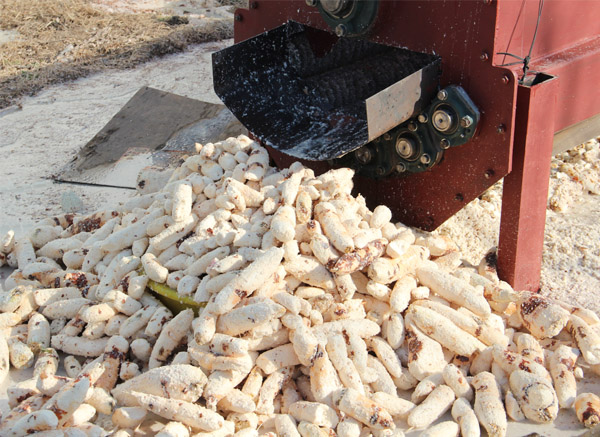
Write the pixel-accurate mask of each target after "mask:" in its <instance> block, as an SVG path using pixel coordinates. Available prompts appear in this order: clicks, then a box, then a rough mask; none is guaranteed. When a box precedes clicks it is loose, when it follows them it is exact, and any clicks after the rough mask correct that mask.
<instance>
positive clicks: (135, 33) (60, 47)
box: [0, 0, 232, 108]
mask: <svg viewBox="0 0 600 437" xmlns="http://www.w3.org/2000/svg"><path fill="white" fill-rule="evenodd" d="M181 21H183V22H181ZM0 29H3V30H16V31H17V32H18V33H19V37H18V39H17V40H15V41H11V42H8V43H5V44H2V45H0V108H3V107H6V106H9V105H10V104H13V103H14V102H15V101H16V99H17V98H18V97H20V96H23V95H31V94H34V93H36V92H37V91H39V90H40V89H41V88H43V87H44V86H46V85H49V84H53V83H58V82H62V81H65V80H72V79H76V78H78V77H81V76H84V75H87V74H89V73H92V72H96V71H99V70H101V69H104V68H127V67H132V66H135V65H137V64H139V63H141V62H144V61H147V60H148V59H150V58H152V57H155V56H160V55H164V54H167V53H172V52H175V51H180V50H183V49H184V48H185V47H186V46H187V45H188V44H193V43H199V42H204V41H210V40H215V39H223V38H228V37H231V34H232V27H231V23H226V22H223V21H218V22H211V23H210V24H209V25H207V26H206V27H202V28H195V27H193V26H191V25H189V24H186V20H165V19H164V17H158V16H156V15H154V14H150V13H138V14H126V13H109V12H105V11H102V10H99V9H96V8H94V7H93V6H91V5H90V4H89V2H88V1H85V0H0Z"/></svg>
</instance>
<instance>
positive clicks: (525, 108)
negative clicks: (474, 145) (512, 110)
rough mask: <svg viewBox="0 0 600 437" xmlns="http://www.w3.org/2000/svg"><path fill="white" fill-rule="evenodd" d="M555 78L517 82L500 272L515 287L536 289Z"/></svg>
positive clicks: (550, 142) (499, 258)
mask: <svg viewBox="0 0 600 437" xmlns="http://www.w3.org/2000/svg"><path fill="white" fill-rule="evenodd" d="M559 86H560V80H559V79H551V80H547V81H545V82H542V83H540V84H538V85H535V86H533V87H532V88H527V87H522V86H520V87H519V90H518V93H517V122H516V126H515V146H514V156H513V168H512V172H511V173H510V174H509V175H508V176H506V177H505V178H504V189H503V193H502V217H501V222H500V242H499V245H498V274H499V275H500V277H501V278H502V279H504V280H505V281H507V282H508V283H510V284H511V285H512V286H513V287H514V288H515V289H516V290H530V291H537V290H538V289H539V285H540V269H541V265H542V251H543V246H544V227H545V223H546V203H547V199H548V183H549V179H550V160H551V158H552V143H553V139H554V126H553V123H552V118H550V119H548V114H552V112H553V111H554V109H555V107H556V101H557V93H556V91H557V89H558V88H559Z"/></svg>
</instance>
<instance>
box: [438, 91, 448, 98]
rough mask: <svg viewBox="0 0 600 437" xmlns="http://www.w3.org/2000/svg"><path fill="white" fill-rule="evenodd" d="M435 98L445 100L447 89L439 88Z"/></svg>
mask: <svg viewBox="0 0 600 437" xmlns="http://www.w3.org/2000/svg"><path fill="white" fill-rule="evenodd" d="M437 98H438V99H439V100H446V99H447V98H448V91H446V90H439V91H438V93H437Z"/></svg>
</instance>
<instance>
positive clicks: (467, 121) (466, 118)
mask: <svg viewBox="0 0 600 437" xmlns="http://www.w3.org/2000/svg"><path fill="white" fill-rule="evenodd" d="M472 124H473V119H472V118H471V116H469V115H465V116H464V117H463V118H461V119H460V125H461V126H462V127H469V126H471V125H472Z"/></svg>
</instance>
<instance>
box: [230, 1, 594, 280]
mask: <svg viewBox="0 0 600 437" xmlns="http://www.w3.org/2000/svg"><path fill="white" fill-rule="evenodd" d="M379 5H380V6H379V7H380V10H379V13H378V18H377V20H376V22H375V23H374V25H373V27H372V29H371V31H370V32H369V34H368V35H367V36H366V37H367V38H368V39H369V40H371V41H373V42H377V43H382V44H387V45H392V46H398V47H406V48H408V49H410V50H414V51H420V52H427V53H436V54H438V55H440V56H441V57H442V77H441V82H440V86H442V87H443V86H446V85H450V84H456V85H460V86H462V87H463V88H464V89H465V90H466V91H467V93H468V94H469V96H470V97H471V98H472V99H473V101H474V102H475V103H476V105H478V107H479V109H480V111H481V113H482V119H481V122H480V126H479V131H478V133H477V135H476V137H475V138H474V139H473V140H471V141H470V142H469V143H468V144H466V145H464V146H460V147H457V148H456V149H451V150H448V151H447V152H446V154H445V157H444V161H443V163H442V164H441V165H438V166H436V167H434V168H433V169H432V170H431V171H428V172H424V173H420V174H415V175H410V176H408V177H396V178H390V179H386V180H381V181H378V182H377V183H376V184H373V182H372V181H370V180H366V179H363V178H360V177H357V178H356V186H357V187H359V189H360V192H361V193H362V194H363V195H364V196H365V197H366V198H367V199H368V200H369V201H370V203H371V204H372V205H376V204H382V203H383V204H386V205H388V206H390V208H392V210H393V211H394V216H395V218H396V219H398V220H400V221H402V222H403V223H406V224H408V225H413V226H418V227H420V228H422V229H425V230H433V229H435V228H437V227H438V226H439V225H440V224H442V223H443V222H444V221H445V220H447V219H448V218H449V217H451V216H452V215H454V214H455V213H456V212H458V211H459V210H460V209H462V208H463V207H464V206H465V205H466V204H467V203H468V202H470V201H471V200H473V199H475V198H476V197H477V196H479V195H481V193H482V192H483V191H485V190H486V189H487V188H488V187H490V186H491V185H493V184H494V183H495V182H497V181H498V180H500V179H501V178H502V177H505V176H507V175H508V176H507V177H506V178H505V183H504V195H503V202H502V219H501V230H500V241H499V247H498V270H499V274H500V276H501V278H502V279H504V280H506V281H507V282H509V283H511V285H513V287H515V288H516V289H527V290H537V289H538V288H539V278H540V269H541V257H542V248H543V238H544V226H545V214H546V198H547V190H548V182H549V180H548V179H549V171H550V158H551V156H552V143H553V138H554V133H555V132H556V131H559V130H562V129H565V128H567V127H569V126H572V125H574V124H576V123H578V122H581V121H583V120H586V119H589V118H590V117H592V116H594V115H596V114H598V113H599V112H600V107H599V105H598V104H597V103H596V100H598V97H600V96H598V95H597V93H596V94H595V93H594V92H593V91H594V90H595V89H596V84H598V83H600V2H596V1H595V0H546V2H545V4H544V8H543V13H542V18H541V21H540V26H539V29H538V33H537V38H536V44H535V46H534V48H533V51H532V56H531V59H532V60H531V67H532V69H533V70H539V71H543V72H544V73H546V74H547V75H553V76H558V78H552V77H550V76H547V77H546V80H543V81H541V82H540V83H537V84H535V85H533V86H523V85H519V83H518V78H519V75H520V74H521V72H520V70H519V67H512V69H508V68H505V67H502V66H501V65H502V64H503V63H506V62H511V61H513V59H512V58H510V57H506V56H505V55H500V54H498V53H499V52H511V53H515V54H516V55H518V56H521V57H524V56H526V55H527V54H528V52H529V50H530V46H531V41H532V38H533V35H534V31H535V25H536V21H537V17H538V6H539V3H538V1H533V0H522V1H521V2H519V1H512V0H504V1H502V0H498V1H496V0H454V1H431V0H414V1H403V0H396V1H392V0H381V1H380V3H379ZM584 11H585V13H584ZM288 20H294V21H297V22H300V23H302V24H306V25H309V26H312V27H316V28H319V29H322V30H329V31H331V29H330V28H329V27H328V25H327V24H326V23H325V21H324V20H323V19H322V17H321V15H320V14H319V12H318V10H317V9H316V8H314V7H310V6H307V4H306V2H305V0H257V1H254V0H251V1H250V3H249V9H238V10H237V11H236V14H235V28H234V29H235V33H234V35H235V41H236V42H239V41H242V40H245V39H247V38H250V37H252V36H255V35H258V34H260V33H262V32H265V31H267V30H269V29H272V28H274V27H277V26H279V25H281V24H283V23H285V22H287V21H288ZM515 117H516V118H515ZM573 138H575V137H573ZM585 139H587V138H580V139H579V140H585ZM574 141H575V140H574ZM513 144H514V150H513ZM576 144H577V143H576V142H575V143H573V144H572V145H571V146H574V145H576ZM272 157H273V158H274V159H275V161H276V163H277V164H278V165H281V166H287V165H289V164H290V163H291V162H293V160H294V159H293V158H290V157H288V156H286V155H283V154H281V153H279V152H276V151H272ZM307 164H308V165H310V166H311V167H313V168H315V169H316V170H325V169H327V168H328V167H327V165H326V164H325V163H314V162H313V163H310V162H308V163H307Z"/></svg>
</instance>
